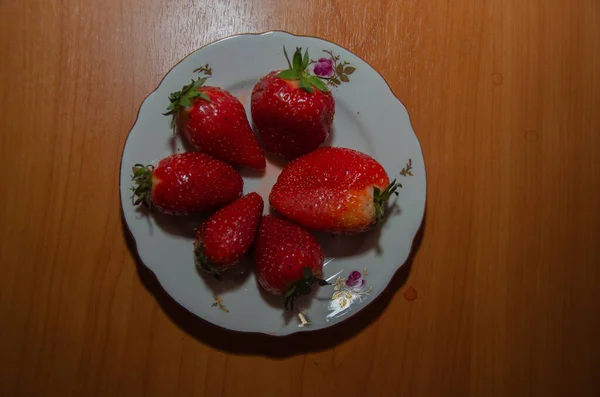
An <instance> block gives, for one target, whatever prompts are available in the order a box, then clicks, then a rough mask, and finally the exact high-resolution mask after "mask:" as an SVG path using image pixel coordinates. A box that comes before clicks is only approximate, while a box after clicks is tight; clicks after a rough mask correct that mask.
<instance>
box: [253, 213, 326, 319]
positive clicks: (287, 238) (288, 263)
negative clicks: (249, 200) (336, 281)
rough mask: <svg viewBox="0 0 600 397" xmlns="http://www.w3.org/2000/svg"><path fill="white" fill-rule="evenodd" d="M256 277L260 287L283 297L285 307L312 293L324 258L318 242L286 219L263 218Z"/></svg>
mask: <svg viewBox="0 0 600 397" xmlns="http://www.w3.org/2000/svg"><path fill="white" fill-rule="evenodd" d="M254 258H255V262H256V275H257V278H258V282H259V283H260V285H261V286H262V287H263V288H264V289H265V290H266V291H268V292H270V293H272V294H274V295H284V296H285V297H284V298H285V300H284V303H285V308H286V309H287V308H288V307H289V308H291V309H293V308H294V298H295V297H297V296H299V295H303V294H308V293H310V291H311V289H312V285H313V284H315V283H316V284H319V285H327V284H328V283H327V281H325V280H323V279H321V278H319V277H320V276H321V273H322V271H323V261H324V255H323V250H322V249H321V246H320V245H319V242H318V241H317V240H316V239H315V238H314V237H313V235H312V234H310V233H309V232H307V231H306V230H304V229H303V228H302V227H300V226H298V225H295V224H293V223H291V222H290V221H288V220H285V219H283V218H278V217H276V216H272V215H265V216H263V218H262V220H261V222H260V226H259V227H258V236H257V237H256V242H255V247H254Z"/></svg>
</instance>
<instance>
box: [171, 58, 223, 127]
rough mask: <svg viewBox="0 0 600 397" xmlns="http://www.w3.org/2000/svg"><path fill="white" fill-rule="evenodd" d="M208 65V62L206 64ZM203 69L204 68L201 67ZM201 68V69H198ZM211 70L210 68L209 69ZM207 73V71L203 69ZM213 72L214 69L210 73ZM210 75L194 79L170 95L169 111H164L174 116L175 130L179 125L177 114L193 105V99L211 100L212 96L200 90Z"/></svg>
mask: <svg viewBox="0 0 600 397" xmlns="http://www.w3.org/2000/svg"><path fill="white" fill-rule="evenodd" d="M206 66H208V64H207V65H206ZM201 69H203V68H201ZM196 70H199V69H196ZM209 70H210V69H209ZM203 71H204V72H205V73H206V71H205V70H203ZM209 74H212V70H210V73H209ZM207 79H208V77H200V78H198V79H197V80H194V79H192V82H191V83H190V84H188V85H184V86H183V88H182V89H181V90H180V91H175V92H172V93H171V95H169V101H171V104H170V105H169V107H168V108H167V111H166V112H165V113H163V115H164V116H172V117H171V128H172V129H173V130H175V127H176V126H177V114H178V113H179V112H180V111H181V110H182V109H183V108H185V107H188V106H192V101H193V100H194V99H196V98H201V99H204V100H205V101H208V102H210V97H209V96H208V95H206V94H205V93H204V92H202V91H199V90H200V88H201V87H202V86H203V85H204V83H205V82H206V80H207Z"/></svg>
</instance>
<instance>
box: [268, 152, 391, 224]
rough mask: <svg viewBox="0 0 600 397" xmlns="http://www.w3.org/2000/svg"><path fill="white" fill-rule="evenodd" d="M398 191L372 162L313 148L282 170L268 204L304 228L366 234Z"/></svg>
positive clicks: (357, 154)
mask: <svg viewBox="0 0 600 397" xmlns="http://www.w3.org/2000/svg"><path fill="white" fill-rule="evenodd" d="M398 187H402V185H400V184H399V183H396V181H395V180H394V181H393V182H392V183H390V180H389V178H388V175H387V173H386V172H385V170H384V169H383V167H382V166H381V164H379V163H378V162H377V161H376V160H375V159H374V158H372V157H371V156H368V155H366V154H364V153H361V152H358V151H356V150H352V149H343V148H336V147H324V148H319V149H317V150H316V151H314V152H312V153H309V154H307V155H305V156H302V157H300V158H298V159H296V160H294V161H292V162H291V163H290V164H289V165H288V166H287V167H286V168H284V169H283V171H282V172H281V174H280V175H279V178H278V179H277V182H276V183H275V185H274V186H273V190H272V191H271V194H270V196H269V201H270V203H271V205H272V206H273V208H275V209H276V210H277V211H279V212H280V213H281V214H282V215H284V216H285V217H287V218H289V219H291V220H292V221H294V222H296V223H298V224H300V225H302V226H304V227H306V228H309V229H317V230H325V231H330V232H334V233H352V232H363V231H366V230H368V229H369V228H370V227H371V226H372V225H374V224H375V223H377V222H379V221H381V220H382V219H383V215H384V209H385V206H386V203H387V201H388V200H389V198H390V196H391V195H392V194H396V195H398V193H397V192H396V189H397V188H398Z"/></svg>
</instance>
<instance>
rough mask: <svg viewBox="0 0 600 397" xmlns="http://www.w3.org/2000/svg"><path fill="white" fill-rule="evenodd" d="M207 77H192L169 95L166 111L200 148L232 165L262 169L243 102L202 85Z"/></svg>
mask: <svg viewBox="0 0 600 397" xmlns="http://www.w3.org/2000/svg"><path fill="white" fill-rule="evenodd" d="M206 79H207V78H206V77H203V78H199V79H198V80H193V79H192V82H191V83H190V84H188V85H186V86H185V87H183V88H182V90H181V91H177V92H174V93H172V94H171V95H170V97H169V100H170V101H171V105H170V106H169V108H168V109H167V110H168V111H167V113H165V115H173V122H172V124H173V127H174V128H175V126H176V125H178V126H179V128H180V130H181V131H183V133H184V134H185V136H186V137H187V139H188V140H189V141H190V143H191V144H192V145H194V147H195V148H196V149H198V150H199V151H201V152H203V153H206V154H209V155H211V156H214V157H216V158H218V159H220V160H223V161H226V162H228V163H230V164H232V165H235V166H246V167H250V168H253V169H256V170H264V169H265V166H266V163H265V154H264V152H263V150H262V148H261V147H260V144H259V143H258V139H257V138H256V136H255V135H254V132H253V131H252V128H250V123H249V122H248V118H247V117H246V111H245V110H244V106H243V105H242V103H241V102H240V101H239V100H238V99H237V98H236V97H234V96H233V95H231V94H230V93H229V92H227V91H225V90H222V89H221V88H218V87H208V86H203V84H204V82H205V81H206Z"/></svg>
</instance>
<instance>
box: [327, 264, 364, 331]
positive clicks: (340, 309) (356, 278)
mask: <svg viewBox="0 0 600 397" xmlns="http://www.w3.org/2000/svg"><path fill="white" fill-rule="evenodd" d="M367 275H368V272H367V269H364V271H363V272H362V273H361V272H360V271H358V270H354V271H353V272H351V273H350V274H349V275H348V278H346V279H345V280H344V279H343V278H341V277H338V278H337V279H336V280H335V281H334V282H333V283H332V286H333V291H334V292H333V295H331V300H330V301H329V303H328V305H327V308H328V309H329V311H330V313H329V314H328V315H327V317H326V320H327V321H329V320H331V319H332V318H334V317H338V316H340V315H343V314H344V313H345V312H346V311H347V310H348V309H349V308H350V307H351V306H352V305H353V304H354V303H356V302H357V301H358V302H359V303H360V302H362V299H363V298H364V297H366V296H367V295H369V293H370V292H371V290H372V289H373V287H371V286H367V279H366V276H367Z"/></svg>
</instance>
